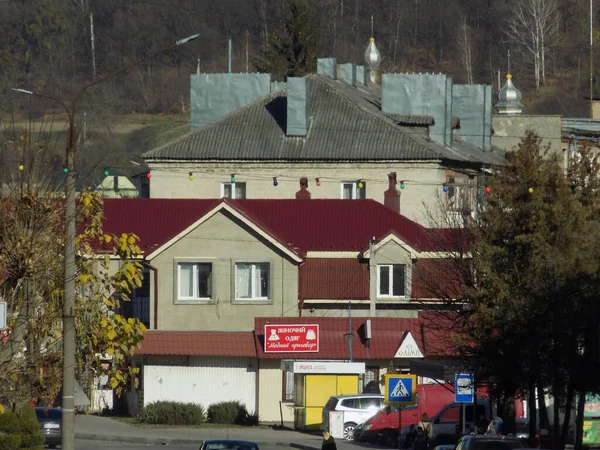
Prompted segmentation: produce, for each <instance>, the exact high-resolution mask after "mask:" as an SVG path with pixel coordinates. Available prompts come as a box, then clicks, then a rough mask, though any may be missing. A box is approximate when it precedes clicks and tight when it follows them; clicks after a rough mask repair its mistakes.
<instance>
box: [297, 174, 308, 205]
mask: <svg viewBox="0 0 600 450" xmlns="http://www.w3.org/2000/svg"><path fill="white" fill-rule="evenodd" d="M296 198H297V199H300V200H309V199H310V192H309V191H308V178H306V177H302V178H300V190H299V191H298V192H296Z"/></svg>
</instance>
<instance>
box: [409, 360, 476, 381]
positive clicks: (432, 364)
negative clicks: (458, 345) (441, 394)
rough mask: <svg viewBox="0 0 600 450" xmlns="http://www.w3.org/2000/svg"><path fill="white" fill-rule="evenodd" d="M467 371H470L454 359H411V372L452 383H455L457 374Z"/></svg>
mask: <svg viewBox="0 0 600 450" xmlns="http://www.w3.org/2000/svg"><path fill="white" fill-rule="evenodd" d="M465 371H466V372H468V370H466V369H464V368H461V366H460V365H459V363H458V362H456V361H452V360H429V361H427V360H425V361H418V360H411V361H410V373H413V374H415V375H418V376H420V377H427V378H433V379H434V380H439V381H445V382H447V383H452V384H454V379H455V377H456V374H457V373H464V372H465Z"/></svg>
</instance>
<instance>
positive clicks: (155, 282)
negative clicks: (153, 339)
mask: <svg viewBox="0 0 600 450" xmlns="http://www.w3.org/2000/svg"><path fill="white" fill-rule="evenodd" d="M142 265H143V266H144V267H147V268H148V269H150V270H151V271H152V272H154V329H155V330H158V269H157V268H156V267H154V266H153V265H152V264H150V263H149V262H147V261H142Z"/></svg>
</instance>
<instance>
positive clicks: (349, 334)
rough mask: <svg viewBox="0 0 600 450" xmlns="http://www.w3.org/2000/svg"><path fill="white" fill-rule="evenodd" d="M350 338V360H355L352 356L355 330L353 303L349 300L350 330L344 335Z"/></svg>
mask: <svg viewBox="0 0 600 450" xmlns="http://www.w3.org/2000/svg"><path fill="white" fill-rule="evenodd" d="M344 336H345V337H346V339H348V350H349V351H350V362H353V361H354V358H353V357H352V339H353V338H354V332H353V331H352V303H351V302H348V332H347V333H346V334H345V335H344Z"/></svg>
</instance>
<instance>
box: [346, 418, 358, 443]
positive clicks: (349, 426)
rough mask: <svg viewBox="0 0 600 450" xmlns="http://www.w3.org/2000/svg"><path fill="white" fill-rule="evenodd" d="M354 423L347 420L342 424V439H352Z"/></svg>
mask: <svg viewBox="0 0 600 450" xmlns="http://www.w3.org/2000/svg"><path fill="white" fill-rule="evenodd" d="M355 427H356V424H355V423H354V422H348V423H345V424H344V439H346V440H348V441H353V440H354V428H355Z"/></svg>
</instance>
